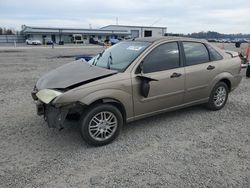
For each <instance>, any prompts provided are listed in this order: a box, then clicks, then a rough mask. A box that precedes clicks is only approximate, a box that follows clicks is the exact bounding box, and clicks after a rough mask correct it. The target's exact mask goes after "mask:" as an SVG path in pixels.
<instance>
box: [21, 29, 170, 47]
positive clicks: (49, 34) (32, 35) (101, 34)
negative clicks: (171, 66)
mask: <svg viewBox="0 0 250 188" xmlns="http://www.w3.org/2000/svg"><path fill="white" fill-rule="evenodd" d="M166 31H167V28H166V27H145V26H124V25H109V26H106V27H103V28H101V29H76V28H74V29H72V28H57V27H31V26H26V25H23V26H22V31H21V33H22V34H23V35H24V36H25V38H26V39H33V40H40V41H41V42H42V43H43V44H45V43H46V41H53V42H55V43H59V41H63V42H64V43H71V42H72V41H73V40H72V39H73V36H74V35H81V36H82V38H83V40H84V43H86V44H87V43H89V42H90V40H91V39H94V40H95V41H101V42H103V41H105V40H107V39H110V38H116V39H117V38H127V37H131V38H137V37H151V36H152V37H158V36H164V34H165V33H166Z"/></svg>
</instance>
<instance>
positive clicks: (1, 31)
mask: <svg viewBox="0 0 250 188" xmlns="http://www.w3.org/2000/svg"><path fill="white" fill-rule="evenodd" d="M2 34H3V28H1V27H0V35H2Z"/></svg>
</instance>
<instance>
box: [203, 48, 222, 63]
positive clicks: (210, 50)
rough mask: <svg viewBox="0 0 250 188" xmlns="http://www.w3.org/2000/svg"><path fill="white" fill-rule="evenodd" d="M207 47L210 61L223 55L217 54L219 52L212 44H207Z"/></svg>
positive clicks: (219, 58) (217, 59) (216, 59)
mask: <svg viewBox="0 0 250 188" xmlns="http://www.w3.org/2000/svg"><path fill="white" fill-rule="evenodd" d="M207 48H208V50H209V53H210V60H211V61H219V60H222V59H223V57H222V56H221V55H220V54H219V52H217V51H216V50H215V49H214V48H213V47H212V46H210V45H207Z"/></svg>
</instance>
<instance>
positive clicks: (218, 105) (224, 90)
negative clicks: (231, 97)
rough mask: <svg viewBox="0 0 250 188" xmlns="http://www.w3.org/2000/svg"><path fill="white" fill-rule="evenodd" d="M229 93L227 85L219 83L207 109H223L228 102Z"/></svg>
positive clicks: (214, 89)
mask: <svg viewBox="0 0 250 188" xmlns="http://www.w3.org/2000/svg"><path fill="white" fill-rule="evenodd" d="M228 93H229V89H228V86H227V84H226V83H224V82H219V83H217V84H216V85H215V86H214V88H213V90H212V92H211V94H210V97H209V102H208V103H207V108H208V109H209V110H213V111H216V110H220V109H222V108H223V107H224V106H225V104H226V102H227V98H228Z"/></svg>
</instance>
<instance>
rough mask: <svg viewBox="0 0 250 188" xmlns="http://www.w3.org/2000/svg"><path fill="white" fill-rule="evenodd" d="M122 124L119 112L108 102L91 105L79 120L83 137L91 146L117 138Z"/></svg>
mask: <svg viewBox="0 0 250 188" xmlns="http://www.w3.org/2000/svg"><path fill="white" fill-rule="evenodd" d="M122 125H123V117H122V114H121V112H120V111H119V110H118V109H117V108H116V107H115V106H113V105H110V104H97V105H93V106H91V107H90V108H89V109H87V112H86V113H84V115H83V117H82V120H81V125H80V126H81V127H80V128H81V134H82V137H83V139H84V140H85V141H86V142H87V143H88V144H89V145H92V146H103V145H106V144H109V143H111V142H112V141H113V140H115V139H116V138H117V136H118V135H119V133H120V130H121V127H122Z"/></svg>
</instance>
